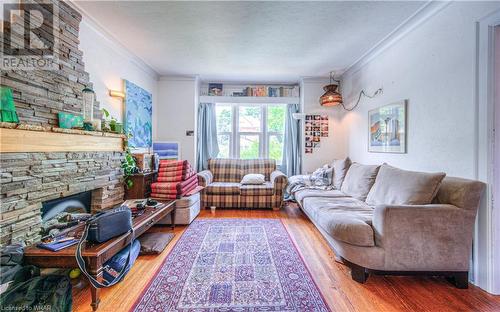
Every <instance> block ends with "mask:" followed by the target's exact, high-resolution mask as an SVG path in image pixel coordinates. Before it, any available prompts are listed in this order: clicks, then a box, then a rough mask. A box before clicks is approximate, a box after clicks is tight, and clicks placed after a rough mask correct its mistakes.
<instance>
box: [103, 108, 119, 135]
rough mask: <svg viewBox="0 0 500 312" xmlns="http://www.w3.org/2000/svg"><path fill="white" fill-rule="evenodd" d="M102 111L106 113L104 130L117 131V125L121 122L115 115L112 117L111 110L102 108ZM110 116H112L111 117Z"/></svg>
mask: <svg viewBox="0 0 500 312" xmlns="http://www.w3.org/2000/svg"><path fill="white" fill-rule="evenodd" d="M101 112H102V114H103V115H104V125H103V131H113V132H116V131H117V129H116V126H117V125H118V124H119V122H118V120H116V118H115V117H112V116H111V114H110V113H109V111H108V110H107V109H105V108H101ZM110 116H111V118H110ZM108 126H109V127H108ZM118 132H119V131H118Z"/></svg>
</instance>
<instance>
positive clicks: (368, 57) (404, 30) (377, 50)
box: [342, 0, 452, 76]
mask: <svg viewBox="0 0 500 312" xmlns="http://www.w3.org/2000/svg"><path fill="white" fill-rule="evenodd" d="M450 3H452V1H432V0H431V1H429V2H427V3H426V4H424V5H423V6H422V7H421V8H420V9H418V10H417V11H416V12H415V13H414V14H413V15H411V16H410V17H408V18H407V19H406V20H405V21H403V23H401V24H400V25H399V26H398V27H396V29H394V30H393V31H392V32H390V33H389V34H388V35H387V36H385V37H384V38H383V39H382V40H380V41H379V42H378V43H377V44H375V45H374V46H373V47H372V48H371V49H370V50H368V51H367V52H366V53H365V54H363V55H362V56H361V57H360V58H359V59H357V60H356V61H355V62H354V63H352V64H351V65H350V66H348V67H347V68H346V69H345V71H344V72H343V74H342V76H344V75H346V74H347V75H349V74H351V73H353V72H356V71H358V70H360V69H361V68H362V67H363V66H365V65H366V64H368V63H369V62H370V61H372V60H373V59H374V58H375V57H377V56H378V55H379V54H381V53H382V52H384V51H385V50H387V49H388V48H390V47H391V46H392V45H394V44H395V43H396V42H398V41H399V40H401V39H402V38H404V37H405V36H406V35H408V34H409V33H410V32H412V31H413V30H415V29H416V28H418V27H420V26H421V25H422V24H424V23H425V22H426V21H427V20H428V19H429V18H431V17H432V16H434V15H435V14H437V13H438V12H439V11H441V10H442V9H444V8H445V7H447V6H448V5H449V4H450Z"/></svg>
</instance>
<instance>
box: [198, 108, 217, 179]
mask: <svg viewBox="0 0 500 312" xmlns="http://www.w3.org/2000/svg"><path fill="white" fill-rule="evenodd" d="M197 138H198V139H197V140H198V142H197V145H198V155H197V157H196V164H197V165H196V166H197V167H196V169H197V170H198V172H200V171H202V170H205V169H207V168H208V160H209V159H210V158H215V157H217V154H219V144H218V143H217V124H216V117H215V103H200V105H199V106H198V133H197Z"/></svg>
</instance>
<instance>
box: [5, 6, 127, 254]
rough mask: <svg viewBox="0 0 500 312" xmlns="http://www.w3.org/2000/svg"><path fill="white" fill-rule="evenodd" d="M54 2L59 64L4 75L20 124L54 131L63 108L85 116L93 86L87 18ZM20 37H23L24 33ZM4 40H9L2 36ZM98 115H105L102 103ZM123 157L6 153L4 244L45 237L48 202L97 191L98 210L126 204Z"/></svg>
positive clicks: (95, 207)
mask: <svg viewBox="0 0 500 312" xmlns="http://www.w3.org/2000/svg"><path fill="white" fill-rule="evenodd" d="M37 1H38V0H35V1H34V2H37ZM52 2H53V3H54V4H55V5H56V6H57V7H58V11H59V31H58V32H57V33H55V36H56V37H57V38H58V39H59V46H58V47H57V48H56V49H55V51H54V53H55V55H54V58H55V59H56V60H57V62H58V64H59V68H58V69H57V70H52V71H42V70H32V71H1V73H0V85H2V86H8V87H11V88H12V89H13V93H14V102H15V105H16V109H17V113H18V115H19V119H20V122H21V124H22V125H20V126H19V127H18V128H23V129H34V130H38V131H40V130H44V129H45V130H46V131H50V129H51V128H52V127H56V126H57V124H58V120H57V113H58V112H69V113H73V114H82V107H83V97H82V90H83V88H84V87H86V86H89V87H92V84H91V83H90V81H89V74H88V73H87V72H85V67H84V64H83V60H82V56H83V52H82V51H80V50H79V49H78V44H79V40H78V33H79V26H80V22H81V20H82V16H81V15H80V13H78V12H77V11H76V10H74V9H73V8H72V7H70V6H69V5H68V4H66V3H64V2H61V1H56V0H52ZM44 31H51V30H50V29H47V30H44V29H40V30H39V31H37V35H39V36H41V37H42V40H48V39H47V38H45V37H44ZM14 37H15V38H14V39H16V37H17V39H18V40H19V39H22V36H21V35H20V34H17V35H16V36H14ZM1 40H9V38H5V37H3V36H2V38H1ZM98 48H99V47H96V49H98ZM94 117H95V118H101V113H100V112H99V103H98V102H97V101H96V103H95V107H94ZM0 126H4V125H0ZM0 131H1V130H0ZM122 159H123V153H120V152H95V153H88V152H60V153H0V177H1V188H0V202H1V203H0V246H3V245H6V244H10V243H12V242H25V243H27V244H30V243H33V242H36V241H37V240H38V239H39V238H40V224H41V210H40V209H41V207H42V202H44V201H47V200H50V199H55V198H59V197H64V196H68V195H72V194H76V193H79V192H83V191H87V190H93V192H92V210H93V211H98V210H102V209H106V208H110V207H113V206H115V205H117V204H119V203H121V202H122V201H123V196H124V188H123V173H122V170H121V166H120V165H121V160H122Z"/></svg>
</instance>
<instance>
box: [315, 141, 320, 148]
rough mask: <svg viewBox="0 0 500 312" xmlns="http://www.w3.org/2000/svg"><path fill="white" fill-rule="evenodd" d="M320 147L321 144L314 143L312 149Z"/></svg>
mask: <svg viewBox="0 0 500 312" xmlns="http://www.w3.org/2000/svg"><path fill="white" fill-rule="evenodd" d="M320 146H321V143H320V142H315V143H314V144H313V147H314V148H318V147H320Z"/></svg>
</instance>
